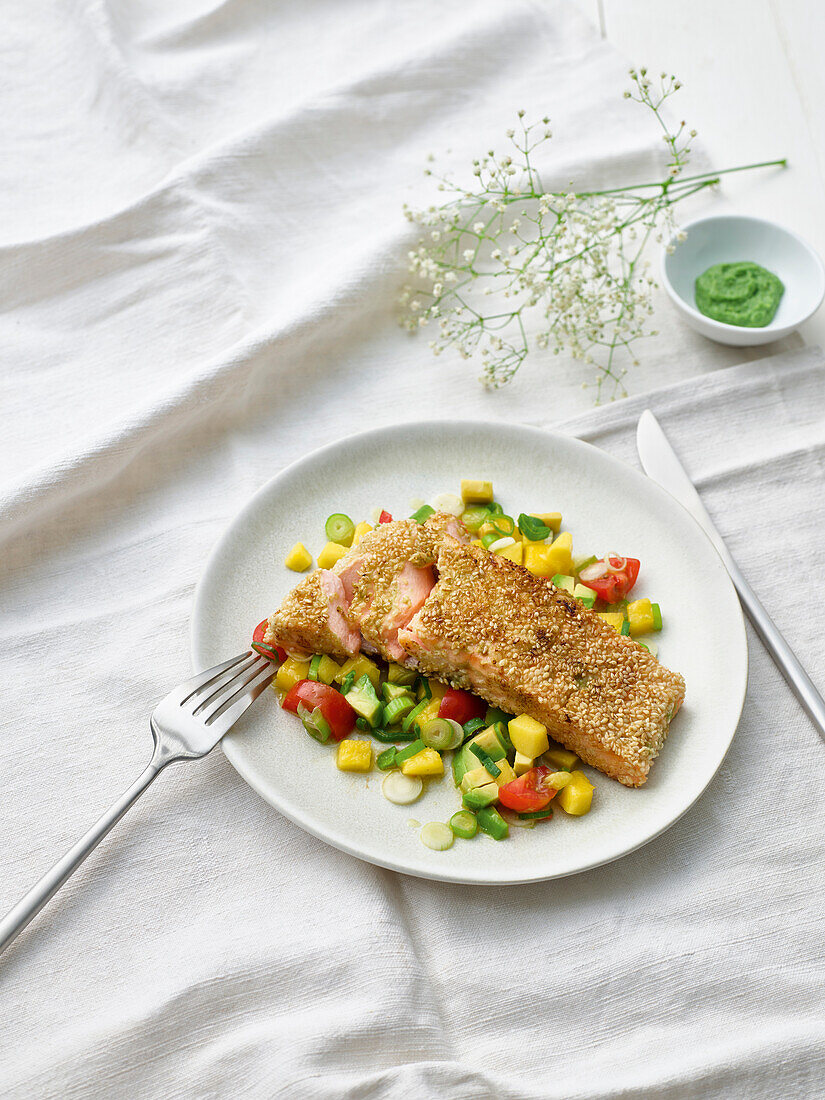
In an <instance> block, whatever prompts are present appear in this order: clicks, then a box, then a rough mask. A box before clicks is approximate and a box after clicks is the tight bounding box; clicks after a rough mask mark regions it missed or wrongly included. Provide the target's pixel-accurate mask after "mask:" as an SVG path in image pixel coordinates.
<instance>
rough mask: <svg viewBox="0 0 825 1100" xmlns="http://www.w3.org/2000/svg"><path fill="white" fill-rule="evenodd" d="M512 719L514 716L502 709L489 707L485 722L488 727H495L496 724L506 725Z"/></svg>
mask: <svg viewBox="0 0 825 1100" xmlns="http://www.w3.org/2000/svg"><path fill="white" fill-rule="evenodd" d="M512 717H513V716H512V714H507V713H505V711H503V710H502V709H501V708H500V707H487V714H486V715H485V717H484V721H485V722H486V723H487V725H488V726H494V725H495V724H496V722H503V723H504V724H505V725H506V724H507V723H508V722H509V721H510V719H511V718H512Z"/></svg>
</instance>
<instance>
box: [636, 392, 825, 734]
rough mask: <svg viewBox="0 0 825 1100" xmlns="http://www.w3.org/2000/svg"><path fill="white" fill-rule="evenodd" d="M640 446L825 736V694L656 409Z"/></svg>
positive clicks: (645, 419) (639, 431)
mask: <svg viewBox="0 0 825 1100" xmlns="http://www.w3.org/2000/svg"><path fill="white" fill-rule="evenodd" d="M636 450H637V451H638V453H639V459H640V460H641V463H642V467H643V469H644V471H645V473H646V474H647V476H648V477H649V478H651V480H653V481H655V482H656V483H657V484H658V485H661V487H662V488H663V489H665V490H666V491H667V492H668V493H670V495H671V496H672V497H673V498H674V499H675V500H677V501H678V502H679V504H681V505H682V507H683V508H685V509H686V510H687V511H688V512H689V513H690V514H691V515H692V516H693V518H694V519H695V520H696V522H697V523H698V524H699V526H700V527H701V528H702V530H703V531H704V532H705V534H706V535H707V536H708V538H709V539H710V541H711V542H712V543H713V546H714V548H715V549H716V551H717V552H718V554H719V556H720V557H721V559H722V561H723V563H724V565H725V568H726V569H727V571H728V573H729V574H730V579H731V580H732V581H733V584H734V587H735V588H736V592H737V594H738V596H739V600H740V602H741V604H742V607H743V609H744V611H745V614H746V615H747V616H748V618H749V619H750V622H751V625H752V626H753V628H754V630H755V631H756V633H757V635H758V636H759V638H760V640H761V641H762V644H763V645H764V646H765V648H766V649H767V651H768V653H770V655H771V657H772V658H773V660H774V662H775V664H776V666H777V667H778V669H779V671H780V672H781V673H782V675H783V676H784V677H785V679H786V681H787V682H788V686H789V687H790V688H791V690H792V691H793V693H794V695H796V697H797V699H798V700H799V702H800V703H801V704H802V706H803V708H804V709H805V711H806V713H807V714H808V717H809V718H810V719H811V721H812V722H813V724H814V726H815V727H816V729H817V732H818V733H819V736H820V737H821V738H822V739H823V740H825V699H823V698H822V696H821V695H820V694H819V692H818V691H817V689H816V687H815V685H814V683H813V681H812V680H811V678H810V676H809V675H808V673H807V672H806V671H805V669H804V668H803V667H802V665H801V664H800V663H799V660H798V659H797V657H796V655H795V653H794V652H793V650H792V649H791V647H790V646H789V645H788V643H787V641H786V640H785V638H784V636H783V634H782V633H781V631H780V630H779V627H778V626H777V625H776V623H775V622H774V621H773V619H772V618H771V617H770V615H769V614H768V613H767V611H766V610H765V608H764V607H763V606H762V603H761V602H760V600H759V598H758V596H757V595H756V593H755V592H754V591H753V589H752V588H751V586H750V585H749V584H748V582H747V580H746V579H745V577H744V575H743V574H742V571H741V569H740V568H739V566H738V565H737V564H736V562H735V561H734V560H733V557H732V556H731V553H730V551H729V550H728V548H727V546H726V545H725V541H724V539H723V538H722V536H721V535H720V534H719V532H718V530H717V529H716V527H715V525H714V523H713V520H712V519H711V518H710V516H709V515H708V513H707V510H706V508H705V506H704V504H703V503H702V500H701V498H700V496H699V494H698V493H697V491H696V487H695V485H694V484H693V482H692V481H691V480H690V477H689V476H688V474H687V472H686V471H685V468H684V466H682V463H681V462H680V461H679V458H678V456H677V455H676V452H675V451H674V450H673V448H672V447H671V445H670V442H669V441H668V438H667V436H666V435H665V433H664V432H663V431H662V427H661V425H660V424H659V421H658V420H657V419H656V417H655V416H654V415H653V413H652V412H651V411H650V409H646V410H645V411H644V412H643V413H642V415H641V416H640V417H639V423H638V425H637V428H636Z"/></svg>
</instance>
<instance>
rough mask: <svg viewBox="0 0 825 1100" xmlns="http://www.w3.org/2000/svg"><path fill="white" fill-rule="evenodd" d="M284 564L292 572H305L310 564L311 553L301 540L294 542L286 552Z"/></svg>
mask: <svg viewBox="0 0 825 1100" xmlns="http://www.w3.org/2000/svg"><path fill="white" fill-rule="evenodd" d="M284 565H285V566H286V567H287V569H291V570H292V571H293V573H305V572H306V570H307V569H309V567H310V566H311V565H312V554H310V552H309V550H307V548H306V547H305V546H304V544H303V543H302V542H296V543H295V545H294V546H293V547H292V549H291V550H290V551H289V553H288V554H287V556H286V560H285V562H284Z"/></svg>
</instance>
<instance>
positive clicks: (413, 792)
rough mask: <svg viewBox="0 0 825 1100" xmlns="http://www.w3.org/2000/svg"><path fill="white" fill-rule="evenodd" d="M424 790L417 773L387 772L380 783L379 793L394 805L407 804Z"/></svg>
mask: <svg viewBox="0 0 825 1100" xmlns="http://www.w3.org/2000/svg"><path fill="white" fill-rule="evenodd" d="M423 790H424V783H423V782H422V780H421V779H420V778H419V777H418V776H417V775H404V773H403V772H387V774H386V775H385V776H384V781H383V782H382V784H381V793H382V794H383V796H384V798H386V799H387V801H389V802H394V803H395V805H396V806H409V804H410V803H411V802H415V800H416V798H418V796H419V795H420V794H421V792H422V791H423Z"/></svg>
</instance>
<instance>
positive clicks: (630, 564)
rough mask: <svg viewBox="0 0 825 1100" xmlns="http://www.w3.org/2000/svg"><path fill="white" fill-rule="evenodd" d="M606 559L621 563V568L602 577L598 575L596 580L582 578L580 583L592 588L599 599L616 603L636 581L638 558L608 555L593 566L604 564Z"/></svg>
mask: <svg viewBox="0 0 825 1100" xmlns="http://www.w3.org/2000/svg"><path fill="white" fill-rule="evenodd" d="M606 561H609V562H612V563H613V564H614V565H616V564H619V563H621V564H622V565H623V568H622V569H621V570H619V571H618V572H609V573H606V574H605V575H604V576H603V577H598V578H597V579H596V580H592V581H586V580H584V579H582V578H579V579H580V580H581V583H582V584H583V585H586V586H587V588H592V590H593V591H594V592H595V593H596V595H597V596H598V597H599V599H600V600H604V602H605V603H618V602H619V600H623V599H625V598H626V597H627V594H628V593H629V592H630V590H631V588H632V587H633V585H634V584H635V583H636V578H637V577H638V576H639V565H640V562H639V559H638V558H622V559H617V558H614V557H610V558H608V559H604V558H603V559H602V561H601V562H595V563H594V566H593V567H591V568H595V566H596V565H601V564H604V563H605V562H606Z"/></svg>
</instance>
